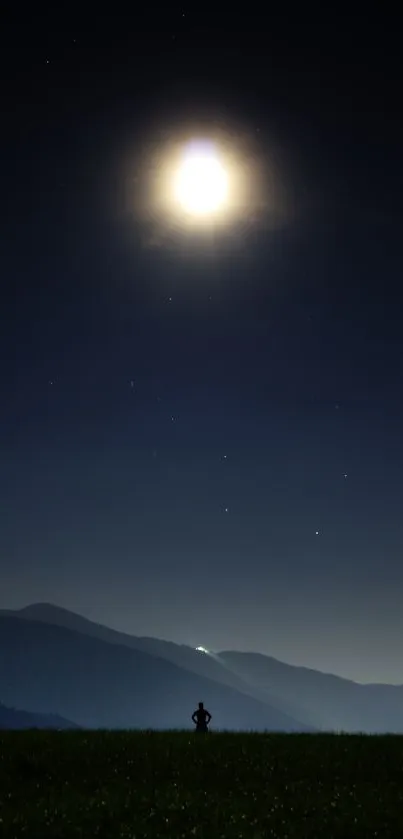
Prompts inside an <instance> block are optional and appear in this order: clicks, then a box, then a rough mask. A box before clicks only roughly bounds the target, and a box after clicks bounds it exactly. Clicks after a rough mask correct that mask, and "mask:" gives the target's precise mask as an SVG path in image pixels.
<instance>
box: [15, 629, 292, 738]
mask: <svg viewBox="0 0 403 839" xmlns="http://www.w3.org/2000/svg"><path fill="white" fill-rule="evenodd" d="M0 684H1V685H2V693H3V701H4V702H5V703H7V704H8V705H14V706H16V705H18V706H25V707H26V708H29V709H30V710H31V711H34V712H35V713H44V712H47V711H48V710H49V709H50V708H51V709H52V710H53V711H54V712H55V713H57V714H59V715H61V716H63V717H66V718H68V719H71V720H74V721H75V722H76V723H77V724H78V725H80V726H81V727H89V728H94V727H95V728H126V727H129V728H130V727H136V728H156V729H158V728H160V729H163V728H186V727H190V726H191V725H192V723H191V720H190V717H191V713H192V712H193V710H194V708H195V706H196V704H197V702H198V701H199V700H200V698H202V699H203V701H205V702H206V705H207V707H209V710H210V711H211V713H212V714H213V718H214V727H215V728H227V729H233V730H243V729H246V730H248V729H255V730H264V729H270V730H276V731H298V730H307V729H308V726H305V725H304V724H303V723H300V722H299V721H297V720H294V719H293V718H292V717H291V716H289V715H287V714H285V713H282V712H281V711H280V710H278V709H277V708H273V707H271V706H270V704H269V703H264V702H261V701H259V700H258V699H255V698H253V697H252V696H248V695H246V694H243V693H241V692H239V691H236V690H235V689H234V688H232V687H230V686H228V685H226V684H223V683H221V682H219V681H217V680H213V679H209V678H206V677H205V676H202V675H199V674H196V673H192V672H190V671H189V670H186V669H185V668H182V667H180V666H178V665H176V664H174V663H173V662H171V661H169V660H167V659H164V658H162V657H157V656H155V655H151V654H149V653H146V652H143V651H141V650H138V649H131V648H128V647H127V646H126V645H123V644H116V643H108V642H106V641H103V640H100V639H98V638H94V637H92V636H90V635H87V634H83V633H81V632H78V631H76V630H75V629H74V630H73V629H68V628H65V627H63V626H57V625H56V624H54V623H53V624H49V623H46V622H45V621H33V620H30V619H28V618H26V617H25V618H23V619H21V616H20V617H14V616H12V615H10V614H9V613H8V614H6V615H5V614H4V613H3V614H1V615H0Z"/></svg>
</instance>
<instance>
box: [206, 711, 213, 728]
mask: <svg viewBox="0 0 403 839" xmlns="http://www.w3.org/2000/svg"><path fill="white" fill-rule="evenodd" d="M207 714H208V720H207V725H209V724H210V722H211V720H212V719H213V717H212V716H211V714H210V711H207Z"/></svg>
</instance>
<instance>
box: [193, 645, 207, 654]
mask: <svg viewBox="0 0 403 839" xmlns="http://www.w3.org/2000/svg"><path fill="white" fill-rule="evenodd" d="M196 650H197V651H198V652H199V653H206V655H208V654H209V651H208V650H206V648H205V647H196Z"/></svg>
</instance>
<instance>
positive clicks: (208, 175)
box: [173, 144, 228, 216]
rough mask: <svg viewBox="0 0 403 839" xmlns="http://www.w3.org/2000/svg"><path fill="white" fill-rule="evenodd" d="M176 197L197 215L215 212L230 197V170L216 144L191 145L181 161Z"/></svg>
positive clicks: (192, 213)
mask: <svg viewBox="0 0 403 839" xmlns="http://www.w3.org/2000/svg"><path fill="white" fill-rule="evenodd" d="M173 190H174V197H175V200H176V201H177V202H178V203H179V205H180V206H181V207H182V209H183V210H184V211H185V212H187V213H190V214H191V215H194V216H206V215H213V214H215V213H216V212H218V211H219V210H222V209H224V208H225V205H226V202H227V201H228V173H227V172H226V169H225V167H224V165H223V163H222V162H221V160H220V158H219V155H218V153H217V151H216V150H215V149H214V146H211V147H208V146H204V147H203V145H197V144H194V145H192V144H191V145H189V146H188V148H186V149H185V151H184V153H183V155H182V158H181V159H180V161H179V165H178V168H177V171H176V172H175V175H174V183H173Z"/></svg>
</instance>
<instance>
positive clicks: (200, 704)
mask: <svg viewBox="0 0 403 839" xmlns="http://www.w3.org/2000/svg"><path fill="white" fill-rule="evenodd" d="M199 708H200V710H201V711H202V710H203V708H204V705H203V702H199Z"/></svg>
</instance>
